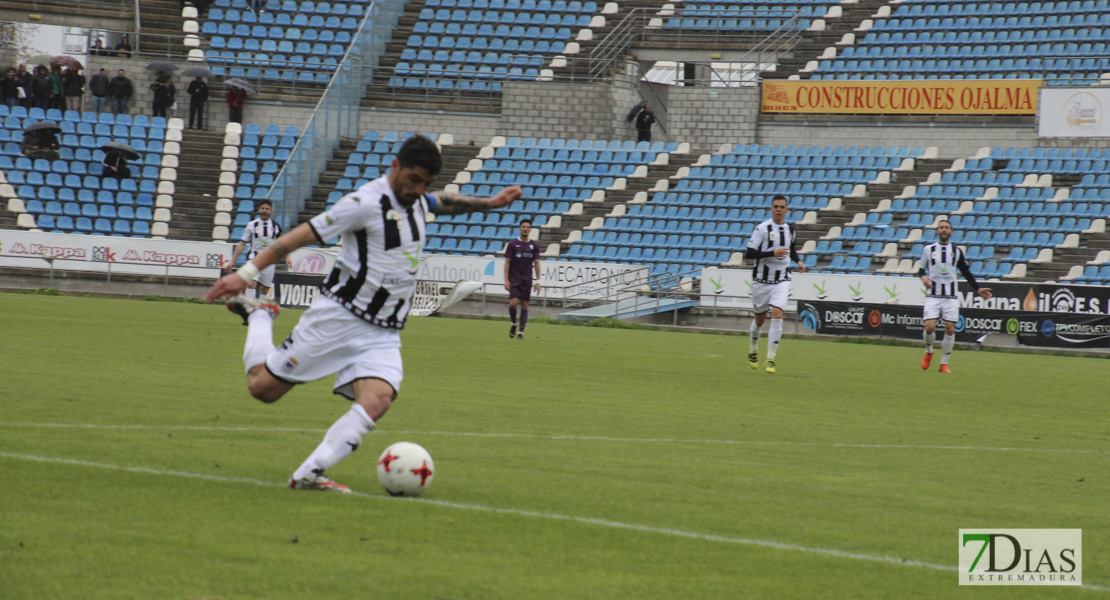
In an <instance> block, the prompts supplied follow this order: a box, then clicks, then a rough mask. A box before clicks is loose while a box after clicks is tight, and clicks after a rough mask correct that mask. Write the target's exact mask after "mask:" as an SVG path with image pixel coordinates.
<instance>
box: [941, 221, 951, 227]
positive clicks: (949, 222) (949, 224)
mask: <svg viewBox="0 0 1110 600" xmlns="http://www.w3.org/2000/svg"><path fill="white" fill-rule="evenodd" d="M941 223H948V226H949V227H951V226H952V222H951V221H949V220H948V219H941V220H939V221H937V227H940V224H941Z"/></svg>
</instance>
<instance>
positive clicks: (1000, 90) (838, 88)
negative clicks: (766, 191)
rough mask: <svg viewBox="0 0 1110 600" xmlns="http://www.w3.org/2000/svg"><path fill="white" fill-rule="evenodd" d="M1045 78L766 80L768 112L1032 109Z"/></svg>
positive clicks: (1017, 111) (1016, 111) (1028, 111)
mask: <svg viewBox="0 0 1110 600" xmlns="http://www.w3.org/2000/svg"><path fill="white" fill-rule="evenodd" d="M1040 86H1041V80H1039V79H932V80H926V79H916V80H902V81H847V80H836V81H824V80H821V81H764V82H763V112H779V113H781V112H785V113H852V114H859V113H864V114H893V115H920V114H929V115H1032V114H1036V112H1037V88H1038V87H1040Z"/></svg>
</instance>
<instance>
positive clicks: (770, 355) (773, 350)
mask: <svg viewBox="0 0 1110 600" xmlns="http://www.w3.org/2000/svg"><path fill="white" fill-rule="evenodd" d="M781 339H782V319H771V330H770V331H769V332H768V333H767V360H775V354H777V353H778V351H779V340H781Z"/></svg>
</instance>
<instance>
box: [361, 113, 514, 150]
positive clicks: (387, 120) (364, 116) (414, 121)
mask: <svg viewBox="0 0 1110 600" xmlns="http://www.w3.org/2000/svg"><path fill="white" fill-rule="evenodd" d="M500 120H501V118H500V116H499V115H496V114H492V115H481V114H475V113H442V112H430V111H429V112H423V111H414V110H391V109H374V108H369V109H368V108H364V109H362V113H361V114H360V115H359V125H360V126H361V128H362V130H363V131H367V130H370V129H377V130H380V131H401V132H405V131H415V132H418V133H435V134H443V133H450V134H451V135H453V136H454V137H455V143H456V144H474V145H476V146H485V145H486V144H488V143H489V141H490V140H491V139H492V138H493V136H494V135H496V132H497V126H498V123H499V122H500Z"/></svg>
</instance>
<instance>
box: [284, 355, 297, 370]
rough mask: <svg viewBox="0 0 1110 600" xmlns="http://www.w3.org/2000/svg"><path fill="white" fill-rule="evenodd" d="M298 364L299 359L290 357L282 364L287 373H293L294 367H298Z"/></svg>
mask: <svg viewBox="0 0 1110 600" xmlns="http://www.w3.org/2000/svg"><path fill="white" fill-rule="evenodd" d="M298 364H299V363H297V359H295V358H290V359H289V360H287V361H285V364H284V365H282V366H281V370H282V371H283V372H285V373H292V372H293V369H296V368H297V365H298Z"/></svg>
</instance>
